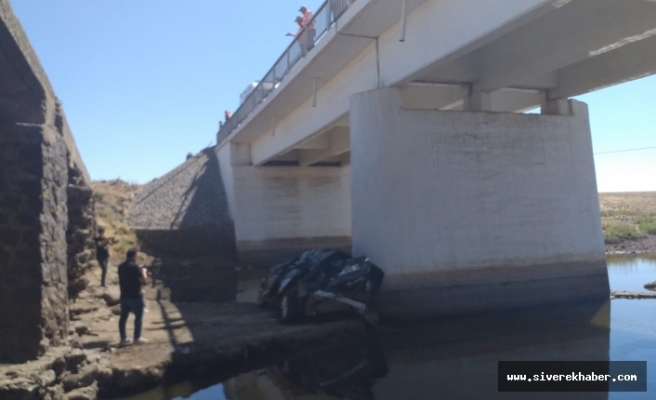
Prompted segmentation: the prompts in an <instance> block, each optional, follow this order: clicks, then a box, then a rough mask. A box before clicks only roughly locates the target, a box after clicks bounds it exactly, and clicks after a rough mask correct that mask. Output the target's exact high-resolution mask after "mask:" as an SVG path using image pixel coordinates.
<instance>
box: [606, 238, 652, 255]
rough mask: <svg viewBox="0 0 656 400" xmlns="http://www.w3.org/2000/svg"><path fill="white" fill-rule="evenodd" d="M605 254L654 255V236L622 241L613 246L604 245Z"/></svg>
mask: <svg viewBox="0 0 656 400" xmlns="http://www.w3.org/2000/svg"><path fill="white" fill-rule="evenodd" d="M606 254H609V255H622V254H656V235H647V236H646V237H644V238H640V239H635V240H623V241H621V242H619V243H615V244H606Z"/></svg>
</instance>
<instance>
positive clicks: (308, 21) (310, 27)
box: [298, 6, 317, 51]
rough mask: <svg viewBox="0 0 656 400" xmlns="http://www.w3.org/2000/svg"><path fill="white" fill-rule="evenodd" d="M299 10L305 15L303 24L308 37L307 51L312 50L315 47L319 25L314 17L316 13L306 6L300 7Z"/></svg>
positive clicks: (306, 38)
mask: <svg viewBox="0 0 656 400" xmlns="http://www.w3.org/2000/svg"><path fill="white" fill-rule="evenodd" d="M298 11H300V13H301V14H302V15H303V17H302V18H303V19H302V25H303V28H305V33H306V37H305V38H304V39H305V40H306V42H305V48H306V50H307V51H310V50H312V48H313V47H314V40H315V38H316V36H317V27H316V25H315V24H314V20H313V19H312V18H313V17H314V14H312V11H310V10H308V8H307V7H305V6H302V7H301V8H299V9H298Z"/></svg>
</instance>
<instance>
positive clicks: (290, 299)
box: [280, 291, 301, 323]
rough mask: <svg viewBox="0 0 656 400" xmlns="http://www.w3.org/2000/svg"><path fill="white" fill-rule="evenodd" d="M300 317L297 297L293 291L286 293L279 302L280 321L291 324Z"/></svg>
mask: <svg viewBox="0 0 656 400" xmlns="http://www.w3.org/2000/svg"><path fill="white" fill-rule="evenodd" d="M300 316H301V307H300V304H299V299H298V295H297V294H296V292H295V291H291V292H287V293H285V294H284V295H283V296H282V299H281V300H280V319H281V320H282V322H285V323H291V322H294V321H296V320H298V319H299V318H300Z"/></svg>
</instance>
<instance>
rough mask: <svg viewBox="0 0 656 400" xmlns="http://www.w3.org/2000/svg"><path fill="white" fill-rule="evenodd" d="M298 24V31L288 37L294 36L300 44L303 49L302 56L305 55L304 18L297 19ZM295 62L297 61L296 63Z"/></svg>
mask: <svg viewBox="0 0 656 400" xmlns="http://www.w3.org/2000/svg"><path fill="white" fill-rule="evenodd" d="M294 21H295V22H296V24H297V25H298V31H297V32H296V33H295V34H294V33H291V32H290V33H288V34H287V36H292V37H294V38H295V39H296V41H297V42H298V45H299V46H300V48H301V54H303V55H305V53H306V51H305V37H306V36H305V32H303V17H296V19H295V20H294ZM294 62H295V61H294ZM294 62H291V64H294Z"/></svg>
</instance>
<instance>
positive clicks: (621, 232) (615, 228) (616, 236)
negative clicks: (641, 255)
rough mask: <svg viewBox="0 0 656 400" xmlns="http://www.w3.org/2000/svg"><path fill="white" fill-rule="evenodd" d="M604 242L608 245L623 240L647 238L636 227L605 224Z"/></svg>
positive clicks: (621, 224)
mask: <svg viewBox="0 0 656 400" xmlns="http://www.w3.org/2000/svg"><path fill="white" fill-rule="evenodd" d="M603 229H604V241H605V242H606V243H607V244H614V243H619V242H621V241H622V240H636V239H640V238H642V237H645V233H643V231H642V230H638V229H637V227H636V226H634V225H631V224H627V223H625V222H615V221H610V222H604V223H603Z"/></svg>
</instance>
